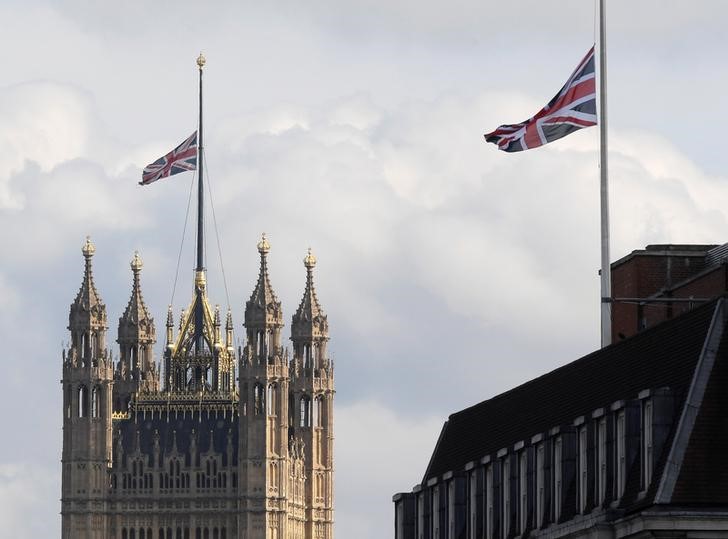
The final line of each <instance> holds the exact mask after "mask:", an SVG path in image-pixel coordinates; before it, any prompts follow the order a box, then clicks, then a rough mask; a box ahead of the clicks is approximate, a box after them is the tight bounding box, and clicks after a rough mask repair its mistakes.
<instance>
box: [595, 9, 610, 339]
mask: <svg viewBox="0 0 728 539" xmlns="http://www.w3.org/2000/svg"><path fill="white" fill-rule="evenodd" d="M597 3H598V6H599V39H598V42H597V47H598V49H599V65H598V69H597V75H598V78H599V90H598V92H597V99H598V103H599V116H598V118H599V180H600V181H599V190H600V195H601V198H600V202H601V237H602V242H601V245H602V252H601V258H602V266H601V268H602V269H601V272H600V273H601V322H602V323H601V326H602V328H601V329H602V348H603V347H605V346H608V345H610V344H611V343H612V283H611V276H612V275H611V267H610V263H609V183H608V152H607V36H606V28H605V26H606V24H605V6H604V4H605V0H597Z"/></svg>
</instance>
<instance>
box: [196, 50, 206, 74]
mask: <svg viewBox="0 0 728 539" xmlns="http://www.w3.org/2000/svg"><path fill="white" fill-rule="evenodd" d="M206 61H207V60H205V57H204V56H202V53H200V55H199V56H198V57H197V67H199V68H200V71H202V68H203V67H205V62H206Z"/></svg>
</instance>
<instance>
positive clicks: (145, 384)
mask: <svg viewBox="0 0 728 539" xmlns="http://www.w3.org/2000/svg"><path fill="white" fill-rule="evenodd" d="M130 266H131V271H132V274H133V275H134V278H133V282H132V288H131V297H130V298H129V303H127V305H126V309H125V310H124V314H123V315H122V316H121V317H120V318H119V332H118V337H117V339H116V342H118V343H119V351H120V360H119V364H118V368H117V376H116V379H117V380H118V381H119V382H126V381H128V382H131V384H130V385H128V387H127V385H125V384H124V383H119V384H118V385H117V392H118V393H119V395H121V394H122V393H123V394H125V395H126V396H127V397H131V393H133V392H134V391H137V390H139V389H143V390H146V391H150V390H157V389H158V388H159V375H158V369H157V366H156V363H155V361H154V353H153V347H154V344H155V343H156V342H157V336H156V328H155V326H154V318H152V317H151V316H150V314H149V311H148V310H147V306H146V305H145V304H144V297H143V296H142V287H141V282H140V274H141V271H142V266H143V264H142V259H141V257H140V256H139V253H138V252H135V253H134V257H133V258H132V260H131V264H130Z"/></svg>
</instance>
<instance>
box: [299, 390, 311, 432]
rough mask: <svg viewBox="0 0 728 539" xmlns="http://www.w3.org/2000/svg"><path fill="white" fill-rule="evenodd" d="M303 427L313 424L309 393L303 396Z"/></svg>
mask: <svg viewBox="0 0 728 539" xmlns="http://www.w3.org/2000/svg"><path fill="white" fill-rule="evenodd" d="M300 405H301V423H300V426H301V427H310V426H311V398H310V397H309V396H308V395H304V396H303V397H301V401H300Z"/></svg>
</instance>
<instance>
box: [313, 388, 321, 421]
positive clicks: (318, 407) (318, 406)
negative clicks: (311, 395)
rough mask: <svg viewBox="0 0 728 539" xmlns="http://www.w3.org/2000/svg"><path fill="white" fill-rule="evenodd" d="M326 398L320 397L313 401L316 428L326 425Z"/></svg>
mask: <svg viewBox="0 0 728 539" xmlns="http://www.w3.org/2000/svg"><path fill="white" fill-rule="evenodd" d="M323 417H324V396H323V395H318V396H317V397H316V398H315V399H314V401H313V424H314V426H316V427H323V423H324V419H323Z"/></svg>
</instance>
